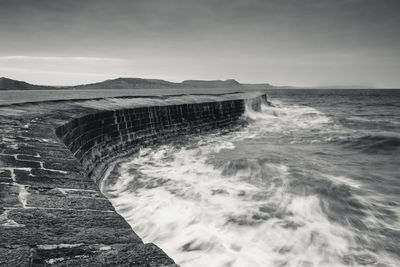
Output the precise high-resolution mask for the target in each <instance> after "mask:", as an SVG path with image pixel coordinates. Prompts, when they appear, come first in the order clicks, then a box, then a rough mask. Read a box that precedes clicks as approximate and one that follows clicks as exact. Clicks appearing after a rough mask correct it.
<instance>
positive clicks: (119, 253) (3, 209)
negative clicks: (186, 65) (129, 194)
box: [0, 94, 254, 266]
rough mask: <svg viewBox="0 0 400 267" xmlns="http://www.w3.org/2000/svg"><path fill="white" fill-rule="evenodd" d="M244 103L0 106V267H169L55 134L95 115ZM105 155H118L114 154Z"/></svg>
mask: <svg viewBox="0 0 400 267" xmlns="http://www.w3.org/2000/svg"><path fill="white" fill-rule="evenodd" d="M251 96H254V94H253V95H250V96H249V95H246V94H232V95H224V96H202V97H197V98H193V97H191V96H180V97H170V98H168V97H161V98H159V99H158V98H155V97H152V98H149V99H146V98H143V99H138V98H134V99H129V98H124V99H115V98H114V99H99V100H82V101H61V102H42V103H28V104H16V105H9V106H0V266H28V265H29V262H30V263H31V264H32V266H45V265H47V266H48V265H55V266H102V265H109V266H116V265H117V266H176V265H175V263H174V261H173V260H172V259H171V258H170V257H168V256H167V255H166V254H165V253H164V252H163V251H162V250H161V249H160V248H158V247H157V246H156V245H154V244H144V243H143V242H142V240H141V239H140V238H139V237H138V236H137V235H136V234H135V232H134V231H133V230H132V229H131V227H130V226H129V225H128V223H127V222H126V221H125V220H124V219H123V218H122V217H121V216H120V215H119V214H117V213H116V212H115V210H114V208H113V207H112V205H111V204H110V202H109V201H108V200H107V199H106V198H105V197H104V196H103V195H102V194H101V192H100V191H99V189H98V187H97V185H96V183H95V182H94V181H93V180H91V179H90V178H89V177H88V176H87V175H86V172H85V170H84V169H83V167H82V165H81V163H80V162H79V161H78V159H77V158H76V157H75V156H74V155H73V153H71V151H70V149H68V148H67V147H66V146H65V144H64V143H63V142H61V141H60V139H59V138H58V137H57V134H56V132H55V129H56V128H57V127H59V126H62V125H65V124H67V123H68V122H69V121H71V120H72V119H73V118H80V117H82V116H87V115H89V114H93V118H98V117H99V115H96V114H99V113H102V112H106V111H109V110H121V109H129V108H136V107H147V106H149V105H153V106H162V105H174V104H181V103H199V102H200V103H201V102H202V101H203V102H207V101H208V102H210V101H221V100H232V99H245V98H249V97H251ZM100 117H101V116H100ZM117 123H118V126H115V127H117V129H118V130H121V131H122V130H124V129H123V127H127V125H128V122H126V121H118V120H117ZM87 127H91V126H90V125H88V126H87ZM93 127H95V126H93ZM119 127H121V129H120V128H119ZM86 130H87V129H86ZM86 130H85V131H86ZM89 130H90V129H89ZM82 134H89V132H85V133H82ZM125 141H128V140H125ZM110 151H114V152H115V151H117V152H118V147H115V148H110Z"/></svg>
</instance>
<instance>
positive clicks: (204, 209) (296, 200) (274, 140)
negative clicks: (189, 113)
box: [102, 90, 400, 266]
mask: <svg viewBox="0 0 400 267" xmlns="http://www.w3.org/2000/svg"><path fill="white" fill-rule="evenodd" d="M269 97H270V100H271V102H272V103H273V106H263V107H262V110H261V111H260V112H255V111H253V110H251V109H250V108H248V107H247V109H246V113H245V114H244V116H243V118H242V121H243V122H242V126H240V127H237V128H236V129H235V130H234V131H232V132H230V133H228V134H227V133H212V134H208V135H203V136H189V137H186V138H181V139H180V140H177V141H176V142H173V143H171V144H166V145H163V146H161V147H158V148H157V149H150V148H148V149H143V150H141V151H140V153H139V155H136V156H134V157H132V158H129V159H128V160H127V161H125V162H123V163H120V164H119V165H117V167H116V169H115V171H114V175H113V176H110V177H109V179H106V180H105V181H104V185H103V188H102V190H103V192H104V193H105V194H106V195H107V196H108V197H109V198H110V200H111V201H112V203H113V205H114V207H115V208H116V210H117V211H118V212H119V213H120V214H121V215H122V216H123V217H124V218H125V219H126V220H127V221H128V222H129V223H130V224H131V226H132V228H133V229H134V230H135V232H136V233H137V234H138V235H139V236H140V237H142V238H143V240H144V241H145V242H153V243H155V244H157V245H158V246H159V247H161V248H162V249H163V250H164V251H165V252H166V253H167V254H168V255H170V256H171V257H172V258H173V259H174V260H175V261H176V262H177V263H178V264H180V265H181V266H398V263H399V262H400V249H399V247H400V218H399V216H400V90H274V91H270V92H269ZM115 173H117V175H116V176H115ZM111 178H112V179H111Z"/></svg>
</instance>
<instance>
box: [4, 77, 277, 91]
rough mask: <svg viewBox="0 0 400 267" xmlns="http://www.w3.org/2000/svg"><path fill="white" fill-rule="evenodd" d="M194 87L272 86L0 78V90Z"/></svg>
mask: <svg viewBox="0 0 400 267" xmlns="http://www.w3.org/2000/svg"><path fill="white" fill-rule="evenodd" d="M179 88H186V89H196V88H210V89H211V88H216V89H218V88H233V89H270V88H275V87H274V86H272V85H270V84H268V83H265V84H241V83H239V82H238V81H236V80H233V79H230V80H225V81H222V80H211V81H204V80H186V81H183V82H181V83H174V82H169V81H165V80H158V79H141V78H117V79H112V80H106V81H102V82H98V83H91V84H82V85H75V86H44V85H34V84H30V83H26V82H23V81H17V80H12V79H8V78H0V90H57V89H179Z"/></svg>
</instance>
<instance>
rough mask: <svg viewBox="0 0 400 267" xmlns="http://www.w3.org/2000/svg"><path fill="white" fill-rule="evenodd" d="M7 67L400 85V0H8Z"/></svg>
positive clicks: (75, 73)
mask: <svg viewBox="0 0 400 267" xmlns="http://www.w3.org/2000/svg"><path fill="white" fill-rule="evenodd" d="M0 36H1V37H0V38H1V39H0V76H5V77H10V78H14V79H20V80H25V81H28V82H32V83H38V84H54V85H63V84H65V85H67V84H79V83H87V82H94V81H100V80H105V79H110V78H116V77H143V78H161V79H166V80H171V81H181V80H184V79H229V78H234V79H237V80H239V81H241V82H269V83H272V84H276V85H296V86H325V85H368V86H375V87H400V0H329V1H328V0H155V1H153V0H143V1H142V0H130V1H129V0H114V1H110V0H96V1H94V0H93V1H90V0H86V1H85V0H77V1H74V0H34V1H33V0H26V1H22V0H10V1H8V0H0Z"/></svg>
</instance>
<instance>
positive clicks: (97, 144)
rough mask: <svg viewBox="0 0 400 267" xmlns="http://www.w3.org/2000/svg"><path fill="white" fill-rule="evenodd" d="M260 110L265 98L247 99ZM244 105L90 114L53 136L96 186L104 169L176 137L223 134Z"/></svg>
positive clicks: (230, 103)
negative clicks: (127, 156) (216, 130)
mask: <svg viewBox="0 0 400 267" xmlns="http://www.w3.org/2000/svg"><path fill="white" fill-rule="evenodd" d="M248 101H249V104H251V105H252V107H253V109H259V107H260V104H261V102H262V101H266V95H264V96H262V97H257V98H253V99H249V100H248ZM244 110H245V100H243V99H241V100H228V101H221V102H206V103H193V104H181V105H170V106H153V107H142V108H133V109H122V110H113V111H106V112H100V113H97V114H90V115H86V116H83V117H80V118H76V119H73V120H71V121H69V122H68V123H67V124H64V125H62V126H60V127H58V128H56V134H57V136H58V137H59V138H60V139H61V140H62V141H63V142H64V144H65V145H66V146H67V147H68V149H69V150H70V151H71V152H72V153H73V154H74V156H75V157H76V158H77V159H78V160H79V161H80V162H81V163H82V166H83V168H84V170H85V172H86V174H87V175H88V176H90V177H92V178H93V179H95V180H96V181H98V180H99V179H100V178H101V176H102V174H103V172H104V169H105V167H106V166H107V164H108V163H109V162H110V161H112V160H113V159H115V158H116V157H118V156H121V155H124V154H127V153H133V152H136V151H138V150H139V149H140V148H141V147H143V146H148V145H153V144H155V143H162V142H166V141H167V140H170V139H171V138H174V137H176V136H179V135H187V134H193V133H199V134H200V133H204V132H208V131H211V130H215V129H223V128H226V127H228V126H230V125H232V124H233V123H234V122H236V121H237V120H238V119H239V118H240V117H241V116H242V114H243V113H244Z"/></svg>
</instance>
